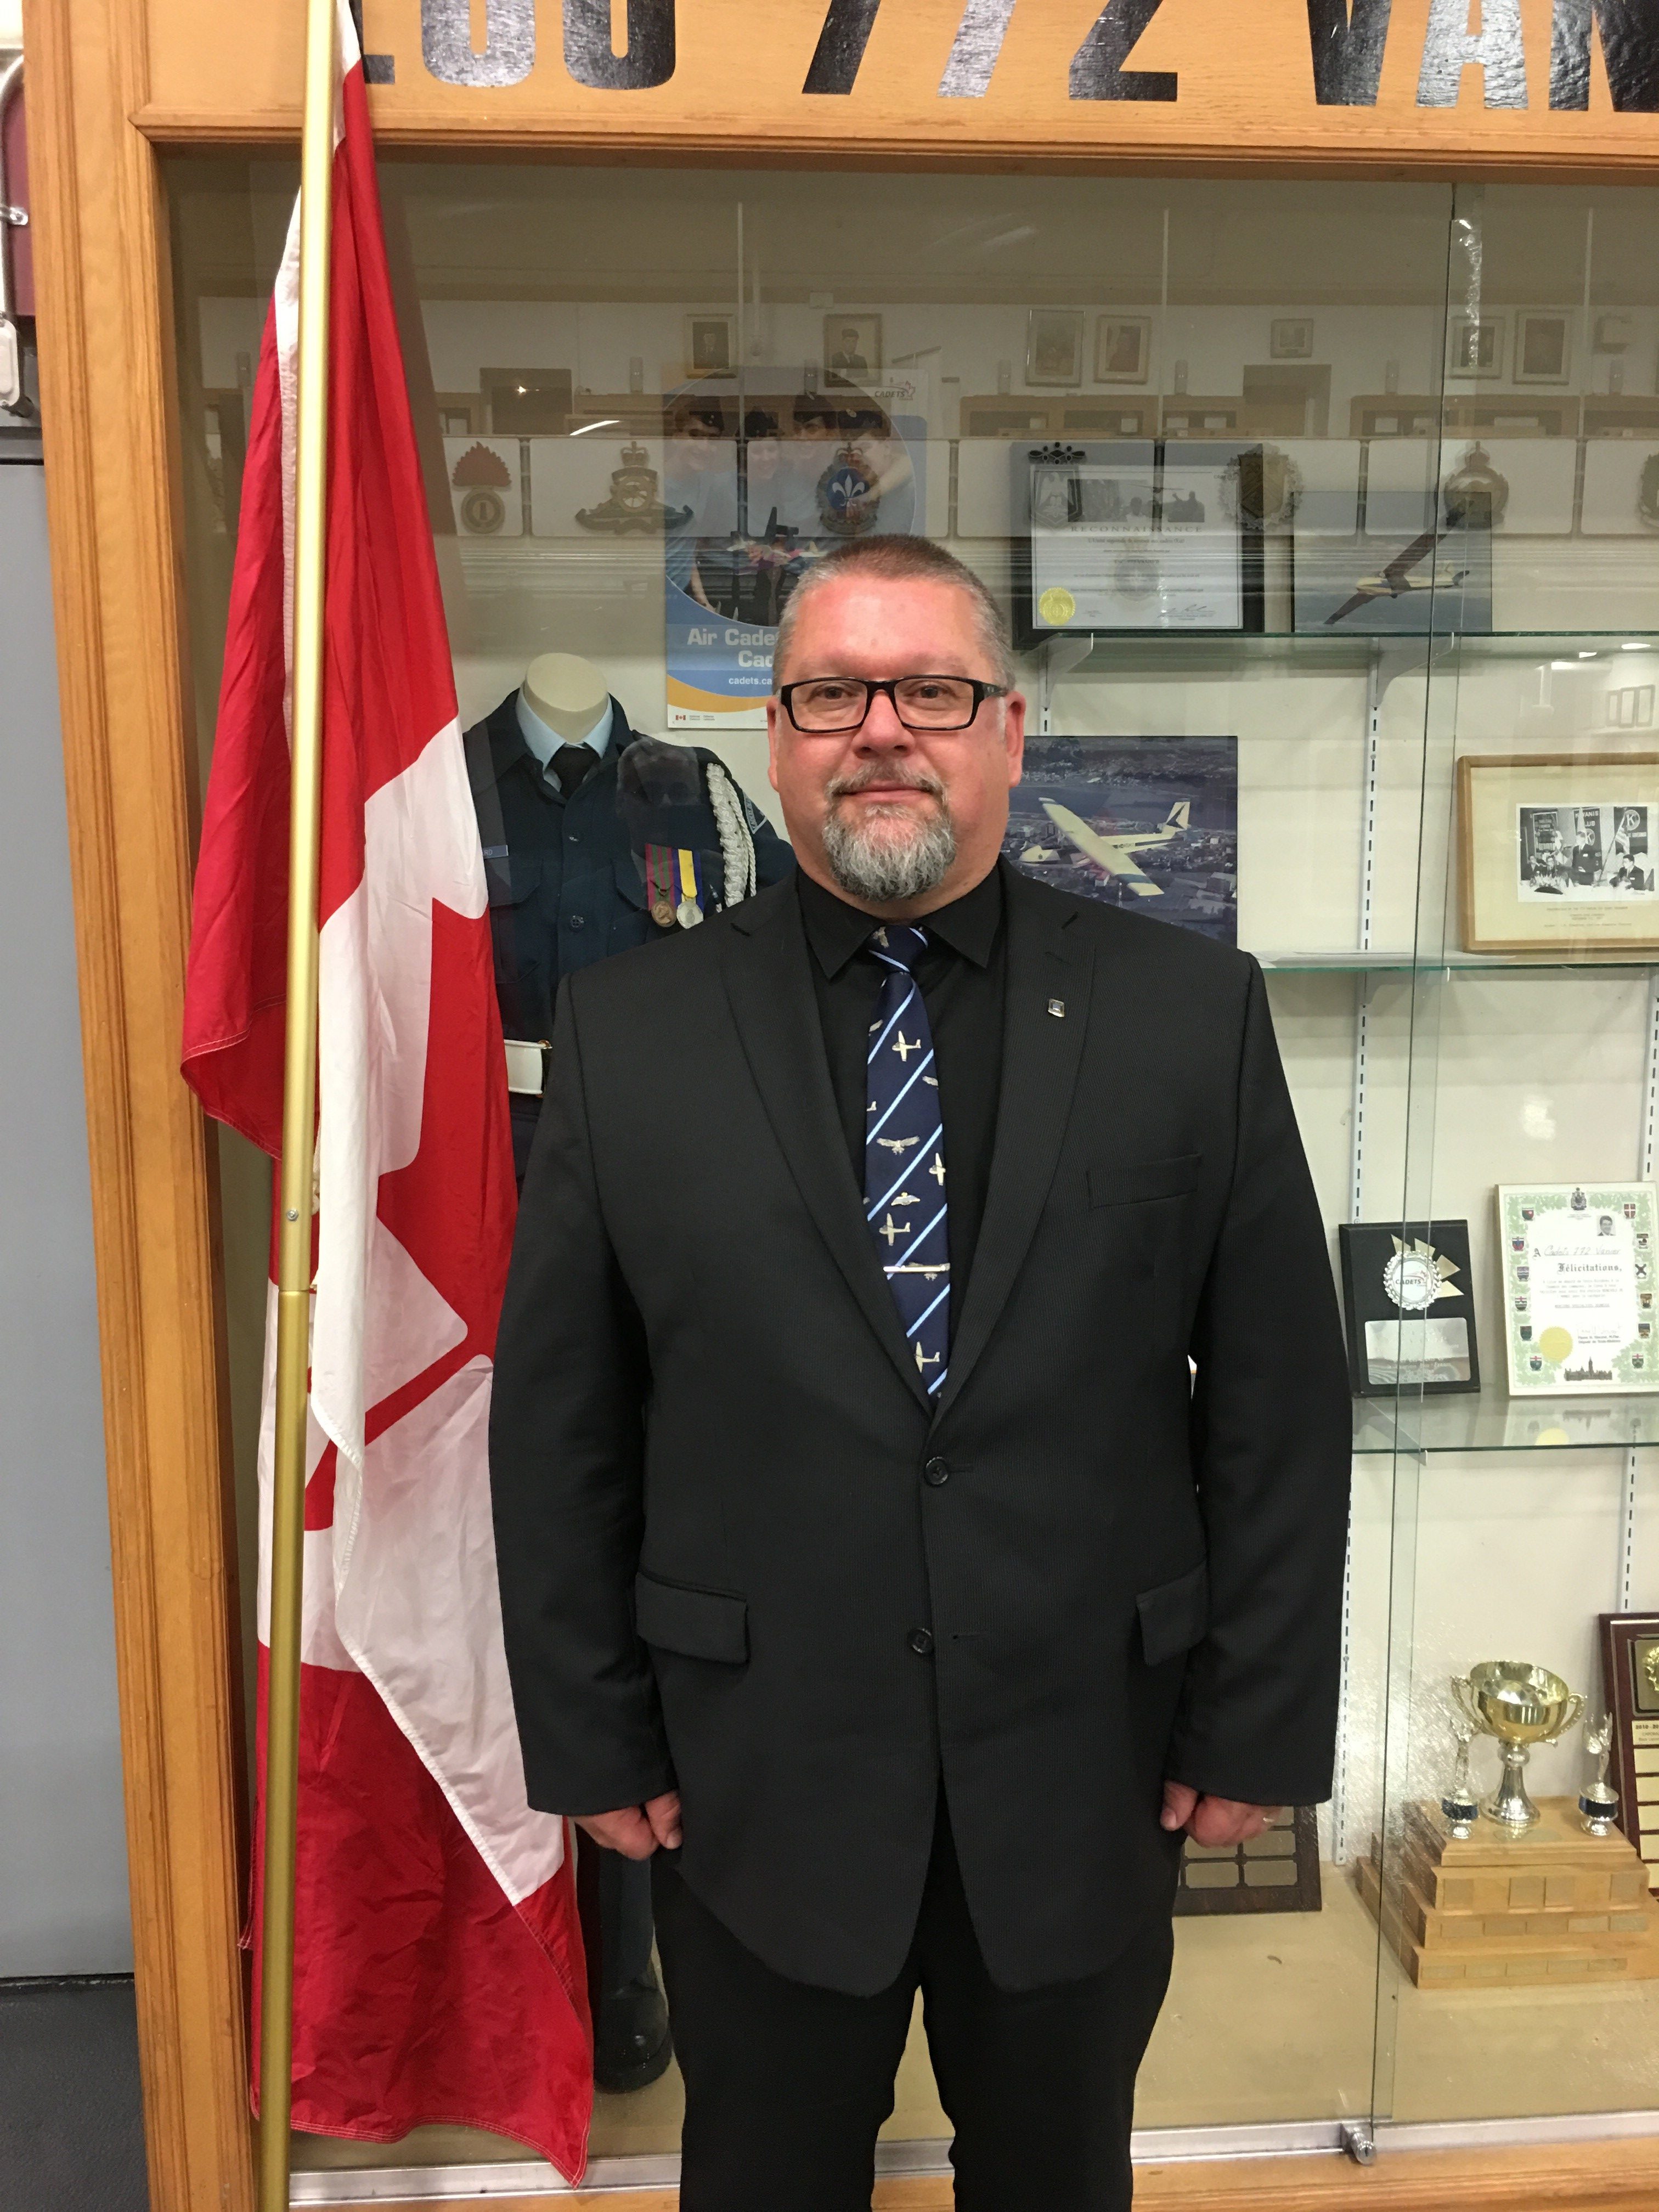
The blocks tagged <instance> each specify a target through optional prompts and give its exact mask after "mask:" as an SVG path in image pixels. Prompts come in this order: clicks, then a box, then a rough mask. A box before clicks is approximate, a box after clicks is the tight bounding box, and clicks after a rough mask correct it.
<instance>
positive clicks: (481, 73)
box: [421, 0, 536, 88]
mask: <svg viewBox="0 0 1659 2212" xmlns="http://www.w3.org/2000/svg"><path fill="white" fill-rule="evenodd" d="M421 59H422V61H423V62H424V63H425V64H426V65H427V67H428V70H431V72H432V74H433V76H435V77H438V78H440V79H441V81H442V82H444V83H445V84H470V85H475V86H477V87H479V88H485V87H489V86H491V85H500V84H521V83H522V82H524V80H525V78H526V77H527V76H529V74H530V72H531V70H532V69H533V68H534V67H535V65H536V0H484V48H483V52H482V53H476V52H474V51H473V46H472V21H471V10H470V9H469V8H468V6H467V0H421Z"/></svg>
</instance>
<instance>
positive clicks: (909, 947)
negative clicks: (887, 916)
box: [870, 921, 927, 975]
mask: <svg viewBox="0 0 1659 2212" xmlns="http://www.w3.org/2000/svg"><path fill="white" fill-rule="evenodd" d="M870 950H871V951H872V952H873V953H874V954H875V956H876V957H877V959H878V960H884V961H885V962H886V963H887V965H888V966H889V967H890V968H902V969H904V970H905V972H906V973H907V974H908V975H915V969H916V963H917V961H918V960H920V959H921V956H922V954H923V953H924V952H925V951H927V931H926V930H925V929H918V928H917V927H916V926H915V923H914V922H909V921H884V922H882V923H880V924H879V925H878V927H876V928H874V929H872V931H871V933H870Z"/></svg>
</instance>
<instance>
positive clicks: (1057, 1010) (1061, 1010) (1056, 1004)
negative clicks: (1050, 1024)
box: [1048, 999, 1066, 1022]
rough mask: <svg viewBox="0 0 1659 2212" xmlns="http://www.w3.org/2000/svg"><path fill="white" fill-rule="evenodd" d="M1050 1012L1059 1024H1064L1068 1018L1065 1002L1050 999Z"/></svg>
mask: <svg viewBox="0 0 1659 2212" xmlns="http://www.w3.org/2000/svg"><path fill="white" fill-rule="evenodd" d="M1048 1012H1050V1013H1051V1014H1052V1015H1053V1016H1054V1019H1055V1020H1056V1021H1057V1022H1063V1021H1064V1020H1065V1018H1066V1001H1065V1000H1064V999H1050V1000H1049V1001H1048Z"/></svg>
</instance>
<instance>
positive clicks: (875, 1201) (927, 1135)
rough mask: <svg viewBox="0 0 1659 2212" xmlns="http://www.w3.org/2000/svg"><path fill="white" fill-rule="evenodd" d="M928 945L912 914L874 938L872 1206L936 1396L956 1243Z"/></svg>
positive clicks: (907, 1324)
mask: <svg viewBox="0 0 1659 2212" xmlns="http://www.w3.org/2000/svg"><path fill="white" fill-rule="evenodd" d="M926 948H927V936H926V934H925V933H924V932H922V931H921V930H920V929H915V928H913V927H911V926H910V924H909V923H908V922H888V923H886V924H885V925H884V927H881V928H879V929H878V930H876V931H875V932H874V933H872V936H871V939H870V943H869V949H870V951H871V953H872V955H873V956H874V957H875V958H876V959H877V960H878V962H879V963H880V964H881V969H882V978H881V992H880V995H879V997H878V1000H877V1001H876V1018H875V1019H874V1021H873V1022H872V1023H871V1024H870V1048H869V1054H868V1057H867V1060H866V1078H865V1097H866V1114H865V1138H864V1211H865V1218H866V1220H867V1221H868V1222H869V1224H870V1229H871V1233H872V1236H873V1237H875V1239H876V1244H877V1249H878V1251H879V1252H880V1254H881V1265H882V1272H883V1273H884V1274H885V1276H886V1278H887V1284H888V1288H889V1289H890V1291H892V1293H893V1303H894V1304H895V1305H896V1306H897V1308H898V1311H899V1319H900V1320H901V1321H902V1322H903V1324H904V1333H905V1335H906V1336H907V1338H908V1340H909V1342H910V1346H911V1356H912V1358H914V1359H915V1363H916V1371H917V1373H918V1374H919V1375H920V1376H921V1379H922V1381H923V1382H924V1383H926V1385H927V1394H928V1395H929V1396H930V1397H932V1396H933V1395H935V1394H936V1393H937V1391H938V1390H939V1387H940V1385H941V1384H942V1383H944V1381H945V1352H946V1350H947V1347H948V1346H949V1344H950V1336H951V1252H950V1244H949V1242H948V1240H947V1237H946V1235H945V1125H944V1119H943V1116H942V1115H941V1114H940V1112H939V1072H938V1069H937V1068H936V1067H935V1066H934V1062H933V1031H932V1030H931V1029H930V1028H929V1026H928V1022H927V1006H925V1005H924V1004H923V1002H922V996H921V986H920V984H918V982H917V981H916V978H915V964H916V962H917V961H918V960H919V959H920V958H921V955H922V953H923V951H925V950H926Z"/></svg>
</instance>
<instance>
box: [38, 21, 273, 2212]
mask: <svg viewBox="0 0 1659 2212" xmlns="http://www.w3.org/2000/svg"><path fill="white" fill-rule="evenodd" d="M24 40H25V51H26V53H27V71H28V108H29V128H30V153H31V157H32V175H33V225H34V234H35V240H36V264H35V266H36V282H37V305H38V316H39V322H38V331H39V337H40V375H41V411H42V416H43V419H44V425H45V433H46V495H47V501H48V510H49V518H50V523H51V531H52V574H53V586H54V596H55V602H56V609H57V622H58V672H59V682H60V686H61V690H62V697H63V726H64V757H65V772H66V777H67V782H68V797H69V823H70V855H71V866H72V870H73V876H74V884H75V900H76V945H77V951H78V957H79V964H80V976H81V1014H82V1055H83V1060H84V1066H85V1073H86V1090H87V1124H88V1145H89V1149H90V1154H91V1170H92V1200H93V1222H94V1248H95V1252H96V1258H97V1268H98V1303H99V1328H100V1340H101V1352H102V1364H103V1381H104V1412H105V1434H106V1455H107V1461H108V1470H109V1491H110V1523H111V1530H112V1547H113V1564H114V1593H115V1628H116V1652H117V1661H118V1673H119V1683H120V1699H121V1725H122V1742H123V1760H124V1769H125V1790H126V1813H127V1832H128V1853H129V1863H130V1869H131V1895H132V1917H133V1942H134V1949H135V1953H136V1956H137V1999H138V2019H139V2037H140V2053H141V2061H142V2065H143V2080H144V2100H145V2112H146V2122H147V2130H148V2139H149V2164H150V2182H151V2198H152V2202H153V2203H154V2205H155V2212H186V2208H189V2212H204V2208H208V2207H211V2208H213V2209H214V2212H244V2208H246V2205H247V2204H248V2203H249V2202H250V2194H249V2172H250V2168H249V2158H248V2121H247V2100H246V2078H247V2077H246V2047H245V2044H246V2038H245V2031H244V2025H243V2021H244V2001H243V1987H242V1972H241V1964H240V1954H239V1953H238V1950H237V1931H238V1919H239V1906H240V1899H239V1877H238V1857H239V1844H240V1834H239V1826H240V1808H241V1805H242V1802H243V1798H242V1789H241V1782H240V1772H239V1766H240V1751H241V1742H242V1729H241V1719H240V1711H239V1710H238V1690H237V1682H238V1679H239V1677H238V1674H237V1673H236V1671H235V1670H234V1668H233V1664H232V1652H233V1641H232V1620H233V1617H234V1589H233V1582H234V1565H233V1559H234V1554H233V1553H232V1551H231V1547H230V1543H229V1538H228V1528H227V1518H226V1500H227V1486H226V1484H225V1482H224V1480H223V1479H222V1474H223V1462H222V1439H221V1398H220V1391H219V1387H218V1352H217V1344H218V1340H219V1334H220V1332H219V1331H218V1329H217V1328H216V1285H215V1282H214V1277H213V1267H212V1258H211V1254H212V1249H213V1243H212V1237H211V1235H210V1228H211V1224H210V1195H209V1176H208V1157H207V1150H206V1146H207V1141H208V1140H207V1137H206V1134H205V1133H204V1127H203V1124H202V1121H201V1117H200V1115H198V1114H197V1110H196V1108H195V1106H194V1103H193V1102H192V1101H191V1098H190V1097H189V1096H188V1094H187V1093H186V1091H185V1088H184V1085H182V1083H181V1082H180V1080H179V1073H178V1061H179V1008H180V1000H181V995H182V989H183V981H184V960H185V942H186V937H187V933H188V925H189V890H188V877H187V862H188V827H189V819H190V811H191V797H192V794H191V789H190V785H189V781H188V768H187V762H188V758H189V756H188V754H187V750H186V747H185V733H184V717H183V711H182V684H181V647H182V632H181V623H180V611H179V592H178V590H177V578H176V569H175V560H176V550H177V532H176V528H175V517H174V513H173V497H172V491H171V487H172V486H173V483H174V482H175V481H176V471H175V470H174V468H173V454H172V451H171V444H170V437H169V426H170V423H171V421H172V410H171V408H170V407H169V405H168V404H167V390H168V369H167V363H168V358H169V353H170V345H169V333H168V327H167V248H166V240H165V238H164V236H163V230H162V221H161V206H160V199H159V194H158V191H157V183H156V177H155V153H154V150H153V149H152V148H151V147H150V145H149V143H148V142H147V141H146V140H145V139H144V138H143V136H142V135H141V134H140V133H139V132H138V131H136V130H135V129H134V128H133V127H132V125H131V122H130V121H129V118H130V117H131V114H132V113H133V112H134V111H135V110H136V109H137V108H138V107H139V106H142V105H143V101H144V98H145V95H146V88H147V76H146V49H145V40H144V22H143V15H142V14H141V13H140V12H139V10H138V9H137V7H136V6H135V5H133V4H131V0H74V4H73V5H69V4H65V0H25V8H24ZM19 951H21V948H13V955H14V957H17V955H18V953H19Z"/></svg>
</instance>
